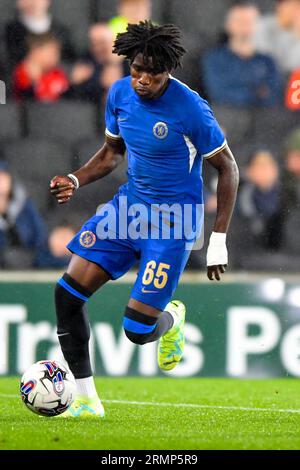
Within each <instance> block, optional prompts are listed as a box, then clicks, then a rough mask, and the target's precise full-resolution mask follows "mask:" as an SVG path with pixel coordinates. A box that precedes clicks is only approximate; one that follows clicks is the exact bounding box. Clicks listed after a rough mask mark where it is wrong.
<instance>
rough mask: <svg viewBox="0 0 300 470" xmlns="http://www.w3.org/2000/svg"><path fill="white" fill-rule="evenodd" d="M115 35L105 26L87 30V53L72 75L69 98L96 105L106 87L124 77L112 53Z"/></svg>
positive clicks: (119, 59) (99, 24) (117, 59)
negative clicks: (88, 45) (70, 95)
mask: <svg viewBox="0 0 300 470" xmlns="http://www.w3.org/2000/svg"><path fill="white" fill-rule="evenodd" d="M113 42H114V35H113V32H112V30H111V29H110V28H109V26H108V25H107V24H105V23H97V24H94V25H93V26H91V28H90V30H89V43H90V49H89V52H88V53H87V54H86V55H85V56H84V57H83V59H82V60H81V61H80V62H78V63H77V64H75V66H74V67H73V70H72V71H71V75H70V80H71V83H72V94H73V96H74V97H75V98H81V99H84V100H87V101H92V102H99V101H100V100H101V97H102V96H103V94H105V92H106V91H107V90H108V89H109V87H110V86H111V85H112V84H113V83H114V82H115V81H116V80H118V79H119V78H121V77H122V76H123V74H124V73H123V66H122V64H123V62H122V59H121V58H120V57H118V56H117V55H116V54H113V53H112V48H113Z"/></svg>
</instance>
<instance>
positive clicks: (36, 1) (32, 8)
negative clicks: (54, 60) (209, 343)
mask: <svg viewBox="0 0 300 470" xmlns="http://www.w3.org/2000/svg"><path fill="white" fill-rule="evenodd" d="M16 3H17V4H16V7H17V17H16V19H15V20H14V21H12V22H11V23H9V24H8V25H7V26H6V35H5V36H6V49H7V51H8V59H9V63H10V68H13V67H14V66H15V65H16V64H17V63H19V62H20V61H21V60H23V59H24V57H25V55H26V52H27V38H28V36H29V35H31V34H35V35H39V34H43V35H44V34H47V33H51V34H53V35H54V36H55V37H57V38H58V39H59V41H60V43H61V44H62V55H63V59H64V60H73V59H74V56H75V53H74V48H73V46H72V43H71V40H70V35H69V32H68V30H67V29H66V28H65V26H63V25H61V24H60V23H58V22H57V21H56V20H54V19H53V18H52V16H51V15H50V13H49V8H50V4H51V0H17V2H16Z"/></svg>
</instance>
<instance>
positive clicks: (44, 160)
mask: <svg viewBox="0 0 300 470" xmlns="http://www.w3.org/2000/svg"><path fill="white" fill-rule="evenodd" d="M3 156H4V159H5V160H6V161H7V162H8V163H9V168H10V170H11V171H12V173H13V175H15V176H16V177H17V178H19V179H20V180H22V181H23V183H24V185H25V187H26V189H27V190H28V193H29V194H30V196H31V197H32V199H33V200H34V201H35V203H36V204H37V206H38V207H39V209H40V211H41V212H42V213H43V214H44V215H47V211H48V209H49V207H52V206H53V204H54V202H55V201H53V202H51V201H52V199H51V195H50V193H49V181H50V179H51V178H52V177H53V176H55V175H57V174H67V173H69V172H70V170H71V153H70V150H69V149H68V147H64V146H62V145H61V144H59V143H56V142H50V141H47V140H34V139H23V140H20V141H16V142H14V143H10V144H6V145H5V146H4V150H3Z"/></svg>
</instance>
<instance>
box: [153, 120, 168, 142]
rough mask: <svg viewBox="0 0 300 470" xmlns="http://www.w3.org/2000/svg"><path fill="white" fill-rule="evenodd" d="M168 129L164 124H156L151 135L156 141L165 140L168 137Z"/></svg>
mask: <svg viewBox="0 0 300 470" xmlns="http://www.w3.org/2000/svg"><path fill="white" fill-rule="evenodd" d="M168 132H169V129H168V126H167V124H166V123H165V122H157V123H156V124H155V125H154V126H153V134H154V135H155V137H157V139H165V138H166V137H167V135H168Z"/></svg>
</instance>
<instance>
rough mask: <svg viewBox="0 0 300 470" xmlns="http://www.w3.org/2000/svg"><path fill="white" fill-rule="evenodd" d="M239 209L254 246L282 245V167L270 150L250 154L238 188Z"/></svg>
mask: <svg viewBox="0 0 300 470" xmlns="http://www.w3.org/2000/svg"><path fill="white" fill-rule="evenodd" d="M238 212H239V215H240V217H241V218H242V219H243V233H245V236H246V237H249V238H252V241H253V244H254V246H256V245H257V246H260V247H264V248H267V249H272V248H273V249H274V248H278V247H279V246H280V245H281V231H282V230H281V225H282V205H281V189H280V180H279V166H278V163H277V162H276V160H275V158H274V156H273V155H272V153H271V152H269V151H268V150H258V151H256V152H254V153H253V155H251V157H250V159H249V163H248V165H247V167H246V169H245V175H244V179H242V184H241V187H240V190H239V196H238Z"/></svg>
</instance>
